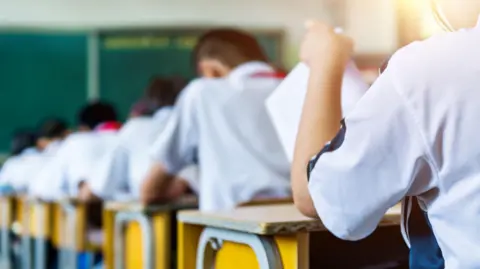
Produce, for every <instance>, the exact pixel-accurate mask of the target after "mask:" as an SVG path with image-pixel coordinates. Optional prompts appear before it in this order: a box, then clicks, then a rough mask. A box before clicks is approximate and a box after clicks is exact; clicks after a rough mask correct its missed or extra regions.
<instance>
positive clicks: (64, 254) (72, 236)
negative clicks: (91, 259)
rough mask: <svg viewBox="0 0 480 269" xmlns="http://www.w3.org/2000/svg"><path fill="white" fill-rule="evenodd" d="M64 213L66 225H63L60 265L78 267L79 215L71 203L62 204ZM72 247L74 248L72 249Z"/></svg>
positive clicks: (65, 267) (66, 268)
mask: <svg viewBox="0 0 480 269" xmlns="http://www.w3.org/2000/svg"><path fill="white" fill-rule="evenodd" d="M62 210H63V214H65V219H66V221H65V222H66V225H62V226H63V227H62V244H61V245H62V249H61V253H60V267H59V268H62V269H68V268H71V269H77V268H78V264H77V255H76V251H75V249H76V247H77V235H76V231H77V215H76V211H75V206H73V205H70V204H63V205H62ZM67 238H68V239H67ZM70 248H72V249H70Z"/></svg>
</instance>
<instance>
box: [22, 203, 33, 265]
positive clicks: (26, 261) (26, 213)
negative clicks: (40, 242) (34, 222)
mask: <svg viewBox="0 0 480 269" xmlns="http://www.w3.org/2000/svg"><path fill="white" fill-rule="evenodd" d="M22 215H23V216H22V217H23V220H22V231H21V234H22V252H23V254H22V269H32V268H33V267H32V265H33V263H32V253H31V251H32V244H31V241H30V233H31V231H30V203H29V202H28V201H26V202H25V203H24V204H23V213H22Z"/></svg>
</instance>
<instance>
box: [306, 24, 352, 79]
mask: <svg viewBox="0 0 480 269" xmlns="http://www.w3.org/2000/svg"><path fill="white" fill-rule="evenodd" d="M305 27H306V30H307V32H306V34H305V37H304V40H303V42H302V46H301V49H300V58H301V60H302V61H303V62H305V63H306V64H307V65H308V66H309V67H310V69H313V70H318V69H322V70H325V68H327V69H328V68H337V67H339V68H340V67H341V68H345V66H346V64H347V62H348V61H349V60H350V57H351V56H352V53H353V40H352V39H351V38H350V37H348V36H346V35H343V34H341V33H336V32H335V29H334V28H332V27H331V26H329V25H327V24H324V23H321V22H318V21H308V22H306V23H305Z"/></svg>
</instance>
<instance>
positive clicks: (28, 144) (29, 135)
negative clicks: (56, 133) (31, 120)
mask: <svg viewBox="0 0 480 269" xmlns="http://www.w3.org/2000/svg"><path fill="white" fill-rule="evenodd" d="M36 142H37V136H36V135H35V133H34V132H32V131H27V130H18V131H16V132H15V133H14V135H13V139H12V142H11V147H10V148H11V149H10V151H11V152H10V153H11V155H12V156H16V155H19V154H21V153H22V152H23V151H25V150H26V149H28V148H33V147H35V146H36Z"/></svg>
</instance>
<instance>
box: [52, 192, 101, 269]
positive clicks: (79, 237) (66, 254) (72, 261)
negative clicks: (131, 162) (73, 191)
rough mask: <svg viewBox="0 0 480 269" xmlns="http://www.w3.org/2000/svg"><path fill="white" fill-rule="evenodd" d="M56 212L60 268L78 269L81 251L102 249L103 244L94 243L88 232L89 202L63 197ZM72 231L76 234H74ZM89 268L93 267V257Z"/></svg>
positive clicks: (91, 251) (93, 251)
mask: <svg viewBox="0 0 480 269" xmlns="http://www.w3.org/2000/svg"><path fill="white" fill-rule="evenodd" d="M57 207H58V210H57V211H56V212H55V214H56V219H57V221H56V222H57V227H58V229H57V230H56V231H55V233H56V235H55V238H56V240H55V241H56V244H57V245H58V247H59V249H60V257H59V268H62V269H68V268H72V269H77V267H78V263H77V254H78V253H79V252H87V253H91V254H92V256H93V253H95V252H97V251H101V249H102V246H99V245H92V244H91V243H90V242H89V241H88V234H87V213H88V212H87V204H86V203H83V202H80V201H78V200H76V199H63V200H61V201H58V202H57ZM72 231H73V233H74V236H71V235H72ZM88 267H89V268H92V267H93V257H92V259H91V262H90V264H89V265H88Z"/></svg>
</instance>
